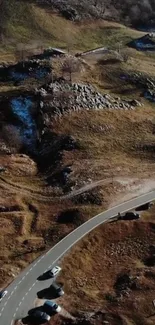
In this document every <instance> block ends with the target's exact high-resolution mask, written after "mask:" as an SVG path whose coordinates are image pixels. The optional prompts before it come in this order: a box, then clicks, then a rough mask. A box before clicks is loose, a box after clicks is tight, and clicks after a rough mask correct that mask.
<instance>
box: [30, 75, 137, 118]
mask: <svg viewBox="0 0 155 325" xmlns="http://www.w3.org/2000/svg"><path fill="white" fill-rule="evenodd" d="M36 92H37V93H39V95H40V108H41V109H42V110H43V112H44V113H46V112H47V113H48V114H49V113H50V114H52V115H55V114H57V115H61V114H63V113H65V112H66V111H75V110H77V111H78V110H102V109H109V110H116V109H117V110H133V109H134V108H135V107H137V106H141V105H142V104H141V103H140V102H139V101H137V100H135V99H133V100H131V99H127V100H121V99H120V98H119V97H113V96H111V95H109V94H101V93H100V92H98V91H97V90H96V89H95V88H94V87H93V86H91V85H89V84H79V83H73V84H72V85H71V84H68V83H66V82H65V81H63V82H55V83H50V84H49V85H48V86H46V88H41V89H39V90H37V91H36Z"/></svg>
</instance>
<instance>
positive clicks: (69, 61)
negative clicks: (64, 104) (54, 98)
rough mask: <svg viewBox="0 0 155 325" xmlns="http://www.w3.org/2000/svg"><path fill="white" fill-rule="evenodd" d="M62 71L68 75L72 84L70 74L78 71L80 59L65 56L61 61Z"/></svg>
mask: <svg viewBox="0 0 155 325" xmlns="http://www.w3.org/2000/svg"><path fill="white" fill-rule="evenodd" d="M61 70H62V73H63V74H64V73H66V74H68V75H69V81H70V83H71V84H72V74H73V73H75V72H79V71H80V61H79V60H78V59H77V58H74V57H72V56H67V57H66V59H65V60H64V61H63V63H62V68H61Z"/></svg>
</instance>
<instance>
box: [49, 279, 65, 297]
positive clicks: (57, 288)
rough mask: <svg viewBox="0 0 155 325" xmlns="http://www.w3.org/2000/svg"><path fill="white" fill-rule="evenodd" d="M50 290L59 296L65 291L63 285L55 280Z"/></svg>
mask: <svg viewBox="0 0 155 325" xmlns="http://www.w3.org/2000/svg"><path fill="white" fill-rule="evenodd" d="M50 291H51V292H53V293H55V294H56V296H57V297H61V296H63V295H64V291H63V289H62V287H61V286H60V285H58V284H57V283H55V282H53V283H52V284H51V286H50Z"/></svg>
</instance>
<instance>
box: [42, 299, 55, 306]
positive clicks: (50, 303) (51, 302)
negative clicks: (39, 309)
mask: <svg viewBox="0 0 155 325" xmlns="http://www.w3.org/2000/svg"><path fill="white" fill-rule="evenodd" d="M44 304H49V305H51V306H55V305H56V306H57V304H56V303H55V302H53V301H51V300H46V301H45V303H44Z"/></svg>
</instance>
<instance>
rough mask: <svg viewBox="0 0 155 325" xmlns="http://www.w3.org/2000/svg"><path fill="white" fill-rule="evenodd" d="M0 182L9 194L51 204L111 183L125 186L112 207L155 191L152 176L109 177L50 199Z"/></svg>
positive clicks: (154, 180)
mask: <svg viewBox="0 0 155 325" xmlns="http://www.w3.org/2000/svg"><path fill="white" fill-rule="evenodd" d="M153 176H154V177H153ZM0 181H1V184H0V185H1V186H2V187H3V188H5V189H7V190H8V191H11V192H13V193H14V192H15V193H16V192H17V190H19V189H20V193H21V194H23V195H26V196H30V197H31V198H34V199H36V200H39V201H44V202H52V201H55V200H58V201H63V200H66V199H71V198H73V197H75V196H77V195H80V194H82V193H84V192H86V191H89V190H92V189H93V188H95V187H97V186H101V185H107V184H110V183H113V182H117V183H119V184H122V185H125V186H126V190H125V193H124V195H122V194H119V196H117V197H116V200H115V201H113V203H112V205H111V206H113V205H116V204H118V203H121V202H123V201H127V200H129V199H130V198H133V197H134V196H138V195H141V194H144V193H146V192H149V191H151V190H154V189H155V175H152V178H151V179H149V178H146V179H142V178H141V179H140V180H139V178H136V177H134V178H133V177H125V176H119V177H113V178H112V177H110V178H107V179H102V180H99V181H94V182H92V183H89V184H86V185H84V186H82V187H81V188H79V189H77V190H73V191H72V192H71V193H69V194H67V195H63V196H62V197H60V196H58V197H50V194H51V195H52V192H51V193H45V194H38V193H37V192H36V193H35V191H34V190H32V191H30V190H29V189H27V188H24V187H21V186H18V185H17V184H13V183H11V182H9V181H7V180H6V179H4V178H2V177H0Z"/></svg>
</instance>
